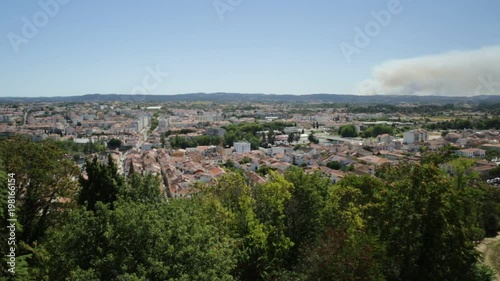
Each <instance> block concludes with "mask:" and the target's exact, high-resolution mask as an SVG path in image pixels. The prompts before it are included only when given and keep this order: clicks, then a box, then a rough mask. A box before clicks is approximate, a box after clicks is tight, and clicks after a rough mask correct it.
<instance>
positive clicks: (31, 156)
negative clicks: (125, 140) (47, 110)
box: [0, 138, 500, 281]
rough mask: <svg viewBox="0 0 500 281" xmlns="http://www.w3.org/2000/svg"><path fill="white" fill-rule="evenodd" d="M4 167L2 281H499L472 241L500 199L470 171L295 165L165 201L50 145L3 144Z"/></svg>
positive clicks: (149, 184)
mask: <svg viewBox="0 0 500 281" xmlns="http://www.w3.org/2000/svg"><path fill="white" fill-rule="evenodd" d="M48 151H50V153H47V152H48ZM0 155H1V158H0V159H2V161H1V162H0V163H1V167H0V168H1V171H0V178H1V179H2V182H1V185H2V186H1V191H2V193H1V195H2V201H1V204H2V206H1V207H2V220H3V221H4V223H6V214H5V209H6V206H5V203H6V202H7V201H6V200H5V198H6V190H7V187H6V180H5V175H6V173H7V172H15V173H16V178H17V181H18V182H19V186H20V189H19V190H18V192H17V193H18V199H19V202H18V203H17V207H18V209H19V210H18V213H19V222H20V225H19V228H18V242H19V243H18V244H17V248H18V258H19V259H18V268H16V272H17V274H16V275H15V276H14V277H13V276H12V275H9V273H8V272H7V271H6V269H7V268H6V262H5V261H2V264H1V265H0V269H1V271H2V276H3V277H0V280H391V281H392V280H394V281H397V280H415V281H417V280H436V281H437V280H467V281H476V280H477V281H482V280H485V281H486V280H492V272H491V270H489V269H488V268H487V267H485V266H483V265H482V264H480V263H479V262H478V254H477V252H476V250H475V243H476V242H477V241H479V240H481V239H482V238H483V236H484V235H485V233H486V232H490V233H491V232H496V230H498V229H497V228H498V221H495V220H498V216H499V214H498V210H500V208H499V205H498V204H499V203H500V196H498V195H499V193H498V191H496V190H494V189H491V188H489V187H486V186H483V185H482V184H481V182H479V181H478V180H477V179H476V178H475V177H474V176H473V175H472V174H469V173H467V172H466V170H467V165H468V163H467V162H460V161H457V162H454V163H452V164H453V165H455V166H456V167H457V169H456V170H457V171H458V174H457V175H456V176H453V177H452V176H449V175H447V174H445V173H444V172H443V171H441V170H440V169H439V168H438V167H437V166H436V165H435V164H434V163H433V162H432V161H431V162H428V163H423V164H401V165H399V166H392V167H391V166H386V167H383V168H381V169H379V170H378V171H377V177H371V176H356V175H349V176H347V177H346V178H344V179H343V180H342V181H340V182H339V183H337V184H331V183H330V181H329V179H328V178H326V177H324V176H323V175H321V174H320V173H313V174H307V173H305V172H304V171H303V170H302V169H300V168H298V167H292V168H290V169H288V170H287V171H286V172H285V173H284V174H279V173H278V172H276V171H273V170H269V171H268V173H267V178H268V181H267V183H265V184H263V185H254V184H250V183H249V182H248V181H247V180H246V179H245V178H244V177H242V176H241V175H239V174H236V173H228V174H227V175H226V176H224V177H223V178H221V179H220V180H219V181H218V183H217V184H215V185H212V186H208V185H202V184H200V185H197V186H196V188H198V189H199V193H197V194H196V195H195V196H193V197H192V198H189V199H187V198H186V199H180V200H170V199H169V200H167V199H166V198H165V197H164V196H163V194H161V189H160V179H159V178H158V177H156V176H153V175H139V174H133V175H132V176H129V177H128V178H126V179H125V178H123V177H122V176H120V175H119V174H117V168H116V167H115V166H114V163H113V162H112V160H111V159H108V160H107V161H103V162H102V161H98V160H97V159H96V160H91V161H87V163H86V165H85V169H86V173H85V174H86V176H85V177H80V179H79V178H78V174H79V173H78V169H77V168H76V167H75V165H74V164H73V162H72V157H71V156H70V155H69V158H68V155H66V153H65V151H64V150H63V149H62V148H60V146H58V145H56V144H55V143H53V142H50V141H47V142H41V143H33V142H31V141H28V140H26V139H22V138H18V139H15V140H12V141H10V140H7V141H2V142H1V143H0ZM454 161H456V160H454ZM462 171H463V172H462ZM62 199H64V200H62ZM495 227H496V229H495ZM0 234H1V235H2V237H3V238H6V235H7V233H6V230H5V229H2V230H1V233H0ZM2 241H5V240H4V239H2ZM0 247H2V251H3V250H5V251H7V249H6V243H2V245H1V246H0Z"/></svg>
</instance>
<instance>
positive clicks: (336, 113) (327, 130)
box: [0, 101, 500, 198]
mask: <svg viewBox="0 0 500 281" xmlns="http://www.w3.org/2000/svg"><path fill="white" fill-rule="evenodd" d="M491 110H493V111H491ZM494 110H495V109H481V107H480V106H475V107H474V106H470V105H467V104H465V105H455V106H454V105H450V104H445V105H441V106H434V108H430V109H429V106H425V105H418V104H408V103H403V104H397V105H353V104H339V103H318V102H309V103H305V104H304V103H277V102H260V103H258V102H257V103H250V102H240V103H235V102H227V103H224V102H214V101H199V102H188V101H186V102H167V103H150V102H136V103H131V102H122V101H116V102H86V103H84V102H82V103H68V102H66V103H65V102H59V103H56V102H54V103H50V102H34V103H5V104H3V105H2V106H1V107H0V121H1V123H0V135H1V136H13V135H18V134H20V135H24V136H27V137H28V138H31V139H32V140H34V141H41V140H44V139H53V140H56V141H60V142H62V143H64V145H65V147H67V148H68V150H69V151H71V152H72V155H69V156H70V157H72V158H73V159H74V161H76V163H77V164H78V165H79V167H80V168H81V171H82V173H85V169H84V164H85V160H86V159H92V158H94V157H97V158H98V159H99V160H100V161H102V162H105V161H106V159H107V158H108V155H110V156H111V157H112V158H113V159H114V161H115V163H117V165H118V168H119V171H120V173H121V174H122V175H124V176H127V175H128V174H129V173H131V172H138V173H141V174H152V175H157V176H160V177H161V178H162V186H161V187H162V190H163V191H164V194H165V196H167V197H169V198H178V197H185V196H190V195H191V194H192V193H194V192H196V188H195V184H196V183H208V184H213V183H215V182H216V180H217V179H218V178H220V177H221V176H223V175H224V174H226V173H227V172H228V171H239V172H240V173H241V174H242V175H244V177H245V178H247V179H248V180H249V181H250V182H254V183H257V184H262V183H265V182H266V180H267V174H268V171H269V170H274V171H277V172H279V173H282V174H283V173H284V172H285V171H286V170H287V169H288V168H289V167H290V166H300V167H302V168H303V169H304V170H305V171H306V172H309V173H312V172H315V171H321V173H323V174H324V175H325V176H327V177H328V178H330V179H331V182H332V183H336V182H338V181H339V180H341V179H342V178H344V177H345V175H346V174H348V173H354V174H357V175H375V173H376V169H377V167H379V166H381V165H392V164H397V163H399V162H421V161H422V160H425V158H426V157H427V155H429V154H430V153H431V152H438V151H442V152H443V155H445V156H444V157H448V158H449V159H448V160H451V159H453V158H458V157H463V158H471V159H474V160H475V162H474V165H473V167H472V170H473V171H474V172H476V173H477V174H478V175H479V176H481V177H482V178H483V179H484V180H485V181H487V182H488V183H490V184H492V185H498V184H499V183H500V179H499V176H500V174H499V169H498V165H499V164H500V157H499V156H500V131H499V130H498V128H499V123H500V122H499V118H498V115H495V113H496V112H495V111H494ZM433 155H434V154H433ZM446 162H447V161H443V163H442V164H441V168H442V169H444V170H446V171H447V172H449V173H453V172H454V171H453V167H452V166H451V165H449V164H448V163H446Z"/></svg>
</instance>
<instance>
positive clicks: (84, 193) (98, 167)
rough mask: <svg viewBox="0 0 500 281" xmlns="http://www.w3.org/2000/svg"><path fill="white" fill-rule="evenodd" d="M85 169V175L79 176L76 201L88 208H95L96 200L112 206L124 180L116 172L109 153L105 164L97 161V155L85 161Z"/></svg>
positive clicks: (116, 169)
mask: <svg viewBox="0 0 500 281" xmlns="http://www.w3.org/2000/svg"><path fill="white" fill-rule="evenodd" d="M85 170H86V173H87V177H83V176H80V184H81V186H82V188H81V190H80V193H79V195H78V203H79V204H80V205H84V206H85V207H86V208H87V209H88V210H95V205H96V203H97V202H103V203H105V204H107V203H109V204H111V207H112V206H113V202H114V201H115V200H116V199H117V195H118V192H119V190H120V189H122V188H123V187H124V183H125V182H124V179H123V177H122V176H121V175H119V174H118V168H117V167H116V164H115V162H114V161H113V158H112V157H111V155H108V162H107V163H106V164H104V163H101V162H99V161H98V160H97V157H94V159H93V160H92V161H87V162H86V164H85Z"/></svg>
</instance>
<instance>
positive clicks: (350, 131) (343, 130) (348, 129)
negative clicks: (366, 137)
mask: <svg viewBox="0 0 500 281" xmlns="http://www.w3.org/2000/svg"><path fill="white" fill-rule="evenodd" d="M339 135H341V136H342V137H344V138H348V137H356V136H358V134H357V133H356V127H355V126H354V125H353V124H351V125H344V126H340V128H339Z"/></svg>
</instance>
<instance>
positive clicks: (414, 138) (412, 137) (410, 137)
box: [403, 129, 429, 144]
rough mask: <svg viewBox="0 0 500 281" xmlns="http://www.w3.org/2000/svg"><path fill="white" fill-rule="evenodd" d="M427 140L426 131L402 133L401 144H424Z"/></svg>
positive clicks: (427, 134)
mask: <svg viewBox="0 0 500 281" xmlns="http://www.w3.org/2000/svg"><path fill="white" fill-rule="evenodd" d="M428 140H429V133H428V132H427V131H426V130H422V129H418V130H412V131H408V132H404V133H403V143H405V144H412V143H415V142H426V141H428Z"/></svg>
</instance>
